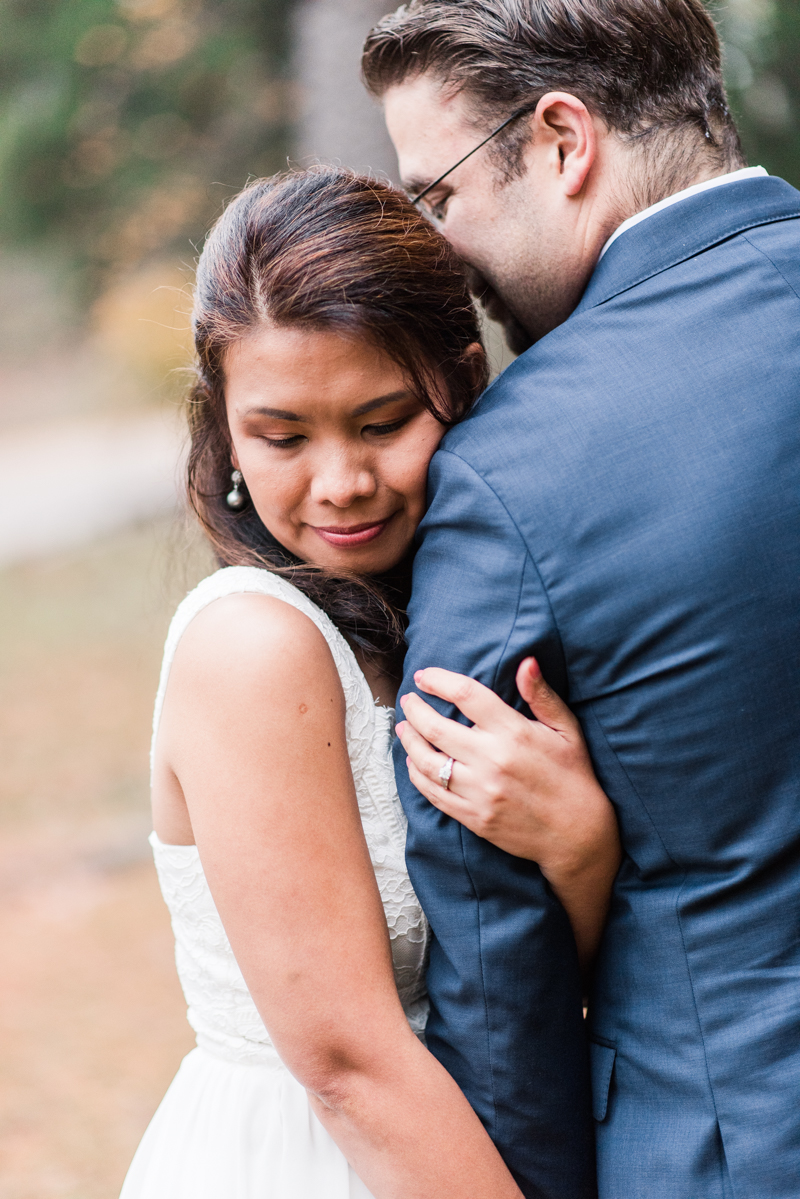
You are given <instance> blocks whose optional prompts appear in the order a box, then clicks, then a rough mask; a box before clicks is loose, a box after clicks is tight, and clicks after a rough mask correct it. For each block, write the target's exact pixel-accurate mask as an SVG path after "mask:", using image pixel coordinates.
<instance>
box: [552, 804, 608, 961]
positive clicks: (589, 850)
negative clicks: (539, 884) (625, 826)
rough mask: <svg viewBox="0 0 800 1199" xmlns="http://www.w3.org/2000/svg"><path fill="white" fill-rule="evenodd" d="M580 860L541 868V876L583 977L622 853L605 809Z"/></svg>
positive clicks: (604, 920) (594, 951)
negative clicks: (558, 907) (564, 919)
mask: <svg viewBox="0 0 800 1199" xmlns="http://www.w3.org/2000/svg"><path fill="white" fill-rule="evenodd" d="M602 824H603V827H602V828H598V830H597V831H596V833H595V837H594V840H593V841H592V842H591V843H590V844H589V845H587V847H586V852H585V856H584V857H583V859H580V858H577V857H576V858H574V859H572V860H571V861H570V862H569V863H563V862H562V863H560V864H559V865H553V866H551V867H548V866H547V865H545V866H543V867H542V873H543V874H544V876H545V878H546V879H547V881H548V882H549V884H550V886H551V887H552V888H553V891H554V893H555V895H556V896H557V898H558V899H559V901H560V903H561V904H562V906H563V907H564V909H565V911H566V913H567V916H568V917H569V922H570V924H571V925H572V932H573V935H574V937H575V945H576V947H577V950H578V960H579V962H580V965H581V970H582V971H583V973H584V974H586V973H587V972H588V971H589V970H590V968H591V965H592V962H593V961H594V958H595V954H596V953H597V949H598V946H599V944H600V938H601V936H602V935H603V928H604V926H605V922H606V917H607V916H608V908H609V904H610V902H611V891H612V888H613V886H614V879H615V878H616V876H617V871H618V870H619V865H620V861H621V859H622V851H621V848H620V841H619V830H618V828H617V822H616V820H615V819H614V817H613V813H612V812H611V810H610V809H609V812H608V815H607V818H606V819H605V820H604V821H603V822H602Z"/></svg>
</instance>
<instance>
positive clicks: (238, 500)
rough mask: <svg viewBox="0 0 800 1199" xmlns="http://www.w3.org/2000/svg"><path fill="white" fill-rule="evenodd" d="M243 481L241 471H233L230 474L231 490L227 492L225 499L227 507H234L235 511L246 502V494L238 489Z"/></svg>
mask: <svg viewBox="0 0 800 1199" xmlns="http://www.w3.org/2000/svg"><path fill="white" fill-rule="evenodd" d="M243 482H244V479H243V478H242V472H241V471H240V470H235V471H233V473H232V474H231V483H233V491H229V492H228V494H227V497H226V499H227V503H228V507H229V508H234V509H235V510H237V511H238V509H239V508H244V506H245V504H246V503H247V496H246V495H245V494H244V492H242V491H240V490H239V488H240V487H241V486H242V483H243Z"/></svg>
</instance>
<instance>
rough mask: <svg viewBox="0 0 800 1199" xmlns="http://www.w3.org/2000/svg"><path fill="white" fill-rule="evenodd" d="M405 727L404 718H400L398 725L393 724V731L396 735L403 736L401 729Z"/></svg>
mask: <svg viewBox="0 0 800 1199" xmlns="http://www.w3.org/2000/svg"><path fill="white" fill-rule="evenodd" d="M405 727H406V722H405V721H404V720H401V721H400V723H399V724H398V725H396V726H395V730H394V731H395V732H396V733H397V735H398V737H402V736H403V729H404V728H405Z"/></svg>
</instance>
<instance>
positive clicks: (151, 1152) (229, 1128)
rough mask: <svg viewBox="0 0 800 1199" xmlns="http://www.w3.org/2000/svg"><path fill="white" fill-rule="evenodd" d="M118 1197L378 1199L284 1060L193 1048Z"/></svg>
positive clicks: (161, 1198) (143, 1142) (145, 1136)
mask: <svg viewBox="0 0 800 1199" xmlns="http://www.w3.org/2000/svg"><path fill="white" fill-rule="evenodd" d="M120 1199H372V1196H371V1194H370V1192H369V1191H368V1190H367V1188H366V1187H365V1186H364V1184H363V1182H361V1180H360V1179H359V1178H358V1176H357V1175H356V1174H355V1173H354V1171H353V1170H352V1168H351V1167H350V1165H349V1164H348V1162H347V1159H346V1158H345V1157H344V1155H343V1153H342V1152H341V1150H340V1149H339V1148H338V1146H337V1145H336V1143H335V1142H334V1140H333V1139H332V1138H331V1137H330V1136H329V1134H328V1133H327V1132H326V1130H325V1129H324V1128H323V1126H322V1124H320V1122H319V1120H318V1119H317V1117H316V1116H315V1115H314V1113H313V1111H312V1110H311V1107H310V1104H309V1101H308V1095H307V1094H306V1091H305V1089H304V1088H303V1087H302V1086H301V1085H300V1083H298V1082H297V1081H296V1079H294V1078H293V1077H292V1076H291V1074H290V1073H289V1071H288V1070H287V1069H286V1068H285V1066H283V1065H281V1064H280V1063H279V1062H277V1061H276V1062H275V1063H274V1064H272V1063H267V1064H258V1065H255V1064H254V1065H249V1064H243V1063H239V1062H233V1061H226V1060H223V1059H222V1058H218V1057H214V1056H213V1055H212V1054H210V1053H209V1052H208V1051H207V1050H205V1049H193V1050H192V1052H191V1053H189V1054H188V1055H187V1056H186V1057H185V1058H184V1059H183V1062H182V1063H181V1066H180V1069H179V1070H178V1073H177V1074H176V1075H175V1078H174V1079H173V1082H172V1085H171V1086H170V1088H169V1090H168V1091H167V1093H166V1095H165V1096H164V1099H163V1101H162V1103H161V1106H160V1107H159V1109H158V1111H157V1112H156V1114H155V1115H154V1117H153V1119H152V1121H151V1122H150V1125H149V1127H148V1129H147V1131H146V1132H145V1134H144V1137H143V1138H142V1142H141V1144H140V1145H139V1148H138V1149H137V1151H136V1156H135V1157H134V1159H133V1162H132V1163H131V1168H130V1170H129V1171H128V1175H127V1177H126V1179H125V1182H124V1184H123V1187H122V1193H121V1195H120Z"/></svg>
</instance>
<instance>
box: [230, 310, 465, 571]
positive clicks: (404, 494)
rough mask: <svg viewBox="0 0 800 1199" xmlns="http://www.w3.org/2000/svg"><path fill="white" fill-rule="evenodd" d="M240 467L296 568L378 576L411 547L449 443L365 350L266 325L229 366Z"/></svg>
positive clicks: (396, 371)
mask: <svg viewBox="0 0 800 1199" xmlns="http://www.w3.org/2000/svg"><path fill="white" fill-rule="evenodd" d="M224 371H225V403H226V408H227V414H228V424H229V426H230V431H231V438H232V441H233V460H234V465H235V466H237V467H238V469H239V470H241V472H242V474H243V476H244V481H245V483H246V485H247V490H248V492H249V494H250V498H251V500H252V501H253V504H254V505H255V509H256V511H257V513H258V515H259V517H260V518H261V520H262V522H263V523H264V525H266V527H267V529H268V530H269V531H270V533H272V535H273V536H274V537H276V538H277V539H278V541H279V542H280V543H281V545H283V546H285V547H286V549H288V550H290V551H291V552H292V553H293V554H295V555H296V556H297V557H298V558H302V559H303V560H304V561H306V562H310V563H313V564H314V565H316V566H323V567H327V568H328V569H329V570H347V571H353V572H356V573H358V574H373V573H380V572H381V571H384V570H387V569H388V568H389V567H391V566H394V565H395V563H397V562H399V561H400V559H401V558H402V557H403V556H404V555H405V553H406V551H407V550H408V548H409V547H410V545H411V541H412V538H413V536H414V533H415V531H416V528H417V525H418V524H419V522H420V520H421V519H422V515H423V512H424V509H425V484H426V477H427V471H428V464H429V463H430V460H431V458H432V456H433V453H434V451H435V449H436V447H437V445H438V444H439V441H440V439H441V437H442V434H443V433H444V426H443V425H441V424H440V423H439V422H438V421H437V420H436V419H435V418H434V417H433V416H431V414H430V413H429V412H426V411H425V409H424V408H423V407H422V405H421V404H420V403H419V401H418V400H417V399H416V398H415V396H414V395H413V394H412V393H411V392H410V391H409V390H408V382H407V380H406V379H405V378H404V376H403V372H402V370H401V369H400V367H399V366H397V364H396V363H395V362H393V361H392V360H391V358H389V357H388V356H387V355H385V354H383V353H382V352H381V351H380V350H378V349H376V347H375V346H373V345H372V344H371V343H370V342H369V341H367V340H366V339H361V340H348V339H345V338H344V337H341V336H339V335H338V334H337V333H333V332H328V331H320V330H305V329H302V328H298V327H278V326H274V325H262V326H259V328H258V329H256V330H254V331H253V332H252V333H250V334H248V336H247V337H245V338H243V339H242V340H241V341H238V342H236V343H235V344H234V345H233V346H232V347H231V348H230V349H229V350H228V352H227V354H226V355H225V360H224Z"/></svg>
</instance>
